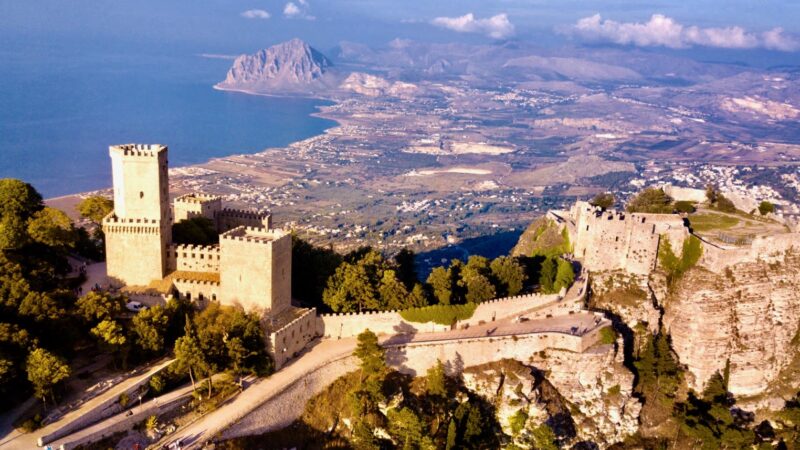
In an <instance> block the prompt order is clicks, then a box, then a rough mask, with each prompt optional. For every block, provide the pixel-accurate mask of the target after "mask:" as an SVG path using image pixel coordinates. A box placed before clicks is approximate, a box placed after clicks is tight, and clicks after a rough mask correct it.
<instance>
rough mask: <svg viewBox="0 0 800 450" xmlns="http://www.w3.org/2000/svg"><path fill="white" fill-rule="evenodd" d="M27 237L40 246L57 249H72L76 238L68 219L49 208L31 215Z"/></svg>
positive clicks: (73, 228) (61, 213)
mask: <svg viewBox="0 0 800 450" xmlns="http://www.w3.org/2000/svg"><path fill="white" fill-rule="evenodd" d="M28 236H30V237H31V239H33V240H34V241H36V242H38V243H40V244H44V245H47V246H50V247H55V248H59V249H69V248H73V247H74V246H75V241H76V240H77V237H78V235H77V232H76V231H75V227H73V226H72V221H71V220H70V219H69V217H67V215H66V214H64V213H63V212H61V211H59V210H57V209H55V208H50V207H45V208H43V209H41V210H39V211H37V212H35V213H34V214H33V217H31V219H30V220H29V221H28Z"/></svg>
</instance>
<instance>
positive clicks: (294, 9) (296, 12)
mask: <svg viewBox="0 0 800 450" xmlns="http://www.w3.org/2000/svg"><path fill="white" fill-rule="evenodd" d="M310 7H311V5H309V4H308V0H297V3H295V2H289V3H287V4H286V6H284V7H283V15H284V16H285V17H286V18H288V19H306V20H314V19H316V17H314V16H312V15H310V14H308V10H309V8H310Z"/></svg>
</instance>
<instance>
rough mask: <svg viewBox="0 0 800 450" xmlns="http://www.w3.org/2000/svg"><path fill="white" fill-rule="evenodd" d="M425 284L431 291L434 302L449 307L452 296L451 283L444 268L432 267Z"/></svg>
mask: <svg viewBox="0 0 800 450" xmlns="http://www.w3.org/2000/svg"><path fill="white" fill-rule="evenodd" d="M427 283H428V284H429V285H430V286H431V289H432V290H433V296H434V297H436V301H437V302H439V304H442V305H449V304H450V303H451V299H452V295H453V282H452V279H451V278H450V272H449V271H448V270H447V269H445V268H444V267H434V269H433V270H432V271H431V273H430V275H428V280H427Z"/></svg>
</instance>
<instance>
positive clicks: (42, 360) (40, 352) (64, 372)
mask: <svg viewBox="0 0 800 450" xmlns="http://www.w3.org/2000/svg"><path fill="white" fill-rule="evenodd" d="M25 369H26V371H27V372H28V380H29V381H30V382H31V384H32V385H33V389H34V392H35V393H36V396H37V397H38V398H40V399H42V402H43V403H45V404H47V397H48V396H49V397H50V398H51V399H52V400H53V403H55V401H56V399H55V394H54V393H53V387H55V386H56V385H57V384H58V383H60V382H62V381H64V380H66V379H67V378H69V375H70V370H69V366H68V365H67V363H66V362H65V361H64V360H63V359H61V358H59V357H57V356H56V355H53V354H52V353H50V352H48V351H47V350H45V349H43V348H36V349H34V350H33V351H31V353H30V354H29V355H28V359H27V361H26V363H25Z"/></svg>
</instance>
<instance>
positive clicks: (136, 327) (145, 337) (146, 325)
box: [131, 305, 170, 353]
mask: <svg viewBox="0 0 800 450" xmlns="http://www.w3.org/2000/svg"><path fill="white" fill-rule="evenodd" d="M169 319H170V318H169V316H168V315H167V311H166V308H164V307H163V306H160V305H156V306H153V307H151V308H148V309H144V310H141V311H139V312H138V313H137V314H136V315H135V316H133V320H131V330H132V331H133V333H134V334H135V335H136V344H137V345H138V346H139V347H141V348H142V349H143V350H145V351H150V352H154V353H160V352H162V351H163V350H164V336H165V335H166V333H167V327H168V326H169Z"/></svg>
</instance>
